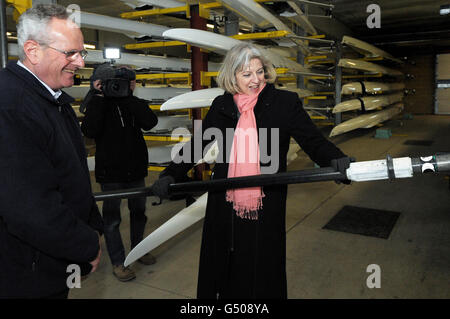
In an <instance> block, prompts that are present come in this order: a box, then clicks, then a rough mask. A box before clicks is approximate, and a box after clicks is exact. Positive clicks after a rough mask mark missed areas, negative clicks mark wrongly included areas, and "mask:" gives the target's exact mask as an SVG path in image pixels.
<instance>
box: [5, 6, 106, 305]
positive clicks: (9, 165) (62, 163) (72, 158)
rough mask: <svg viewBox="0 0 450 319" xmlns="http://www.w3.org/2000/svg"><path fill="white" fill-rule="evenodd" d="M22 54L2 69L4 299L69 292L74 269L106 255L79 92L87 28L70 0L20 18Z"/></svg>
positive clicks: (92, 265)
mask: <svg viewBox="0 0 450 319" xmlns="http://www.w3.org/2000/svg"><path fill="white" fill-rule="evenodd" d="M17 32H18V43H19V51H20V52H19V59H20V61H19V62H11V63H9V64H8V65H7V67H6V68H5V69H3V70H1V71H0V154H1V155H0V298H24V297H25V298H67V296H68V291H69V290H68V284H67V282H69V280H68V279H69V278H68V277H69V276H70V275H72V273H73V270H72V271H70V269H75V270H76V269H77V267H75V268H74V267H73V266H72V267H68V266H69V265H73V264H75V265H78V266H79V267H80V268H78V269H81V275H84V274H86V273H87V272H89V271H90V272H93V271H95V270H96V268H97V267H98V264H99V261H100V255H101V250H100V245H99V234H100V233H101V232H102V228H103V225H102V220H101V216H100V214H99V211H98V208H97V205H96V203H95V201H94V198H93V196H92V191H91V184H90V179H89V171H88V168H87V162H86V154H85V148H84V144H83V140H82V136H81V133H80V129H79V124H78V122H77V120H76V116H75V113H74V111H73V110H72V108H71V106H70V104H69V103H70V102H72V101H73V99H72V98H71V97H70V96H69V95H67V94H65V93H64V92H62V91H61V90H60V89H61V88H63V87H69V86H71V85H73V81H74V80H73V76H74V72H75V71H76V70H77V69H79V68H81V67H83V66H84V61H83V59H84V57H85V56H86V51H85V50H84V48H83V35H82V33H81V31H80V29H79V28H78V26H77V25H76V24H75V23H73V22H72V21H71V20H70V19H69V18H68V14H67V12H66V9H65V8H64V7H61V6H58V5H38V6H36V7H33V8H31V9H29V10H28V11H27V12H25V13H24V14H23V15H22V16H21V17H20V19H19V23H18V26H17Z"/></svg>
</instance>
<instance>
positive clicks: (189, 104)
mask: <svg viewBox="0 0 450 319" xmlns="http://www.w3.org/2000/svg"><path fill="white" fill-rule="evenodd" d="M224 92H225V91H224V90H222V89H220V88H211V89H202V90H196V91H191V92H188V93H184V94H181V95H178V96H175V97H173V98H171V99H169V100H167V101H166V102H164V103H163V104H162V105H161V111H172V110H180V109H191V108H197V107H208V106H211V104H212V102H213V101H214V99H215V98H216V97H217V96H219V95H222V94H223V93H224Z"/></svg>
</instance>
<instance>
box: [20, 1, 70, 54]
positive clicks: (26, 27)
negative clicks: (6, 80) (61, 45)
mask: <svg viewBox="0 0 450 319" xmlns="http://www.w3.org/2000/svg"><path fill="white" fill-rule="evenodd" d="M53 18H57V19H63V20H67V19H68V18H69V13H68V12H67V9H66V8H65V7H63V6H61V5H58V4H38V5H36V6H33V7H32V8H30V9H28V10H27V11H26V12H24V13H23V14H22V15H21V16H20V17H19V22H18V24H17V42H18V45H19V59H20V61H23V60H24V59H25V52H24V50H23V45H24V44H25V42H26V41H27V40H34V41H36V42H38V43H40V44H49V43H50V42H51V39H50V37H49V35H48V32H47V28H48V24H49V23H50V21H51V20H52V19H53Z"/></svg>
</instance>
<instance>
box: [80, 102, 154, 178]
mask: <svg viewBox="0 0 450 319" xmlns="http://www.w3.org/2000/svg"><path fill="white" fill-rule="evenodd" d="M157 123H158V118H157V117H156V115H155V114H154V113H153V111H152V110H151V109H150V108H149V106H148V104H147V102H145V101H144V100H142V99H139V98H137V97H135V96H128V97H125V98H107V97H103V96H100V95H96V94H94V95H93V96H92V97H91V99H90V101H88V102H87V105H86V114H85V117H84V120H83V123H82V125H81V130H82V131H83V133H84V135H85V136H87V137H90V138H94V139H95V143H96V153H95V177H96V179H97V182H98V183H124V182H132V181H136V180H139V179H141V178H144V177H145V176H147V175H148V151H147V146H146V144H145V140H144V137H143V134H142V131H141V129H143V130H146V131H148V130H150V129H152V128H153V127H154V126H155V125H156V124H157Z"/></svg>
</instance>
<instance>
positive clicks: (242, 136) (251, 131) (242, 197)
mask: <svg viewBox="0 0 450 319" xmlns="http://www.w3.org/2000/svg"><path fill="white" fill-rule="evenodd" d="M264 86H265V84H264V85H263V86H262V87H261V88H260V89H259V91H258V93H256V94H254V95H247V94H239V93H238V94H235V95H234V97H233V98H234V101H235V103H236V105H237V107H238V109H239V112H240V113H241V115H240V117H239V121H238V123H237V126H236V130H235V132H234V137H233V145H232V146H231V154H230V163H229V166H228V177H240V176H249V175H258V174H261V168H260V165H259V143H258V132H257V129H256V119H255V113H254V112H253V109H254V107H255V105H256V102H257V101H258V96H259V93H260V92H261V91H262V89H263V88H264ZM264 196H265V195H264V193H263V191H262V188H261V187H259V186H257V187H248V188H238V189H230V190H228V191H227V195H226V200H227V201H228V202H232V203H233V209H234V210H235V211H236V214H237V215H238V216H239V217H241V218H249V219H258V209H261V208H262V198H263V197H264Z"/></svg>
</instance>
